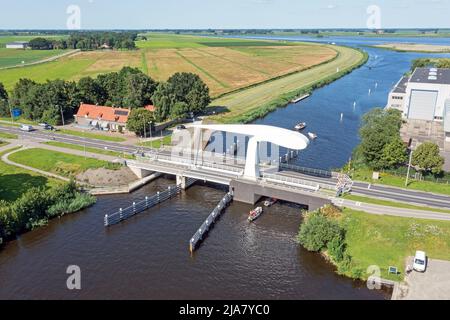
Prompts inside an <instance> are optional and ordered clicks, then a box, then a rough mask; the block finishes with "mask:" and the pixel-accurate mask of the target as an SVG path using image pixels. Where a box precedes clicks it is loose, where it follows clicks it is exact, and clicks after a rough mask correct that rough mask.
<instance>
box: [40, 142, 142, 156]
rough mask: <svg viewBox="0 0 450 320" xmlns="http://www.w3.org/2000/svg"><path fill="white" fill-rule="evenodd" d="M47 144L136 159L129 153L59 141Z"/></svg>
mask: <svg viewBox="0 0 450 320" xmlns="http://www.w3.org/2000/svg"><path fill="white" fill-rule="evenodd" d="M45 144H48V145H50V146H54V147H60V148H66V149H72V150H79V151H85V150H86V152H91V153H97V154H104V155H107V156H113V157H122V158H126V159H134V157H133V156H132V155H130V154H127V153H125V154H124V153H122V152H117V151H111V150H105V149H99V148H92V147H86V148H85V147H84V146H80V145H77V144H70V143H64V142H57V141H49V142H45Z"/></svg>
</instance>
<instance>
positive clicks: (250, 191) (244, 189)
mask: <svg viewBox="0 0 450 320" xmlns="http://www.w3.org/2000/svg"><path fill="white" fill-rule="evenodd" d="M230 192H232V193H233V195H234V200H235V201H239V202H243V203H248V204H252V205H254V204H255V203H257V202H258V201H259V200H260V199H261V198H262V197H268V198H276V199H279V200H284V201H289V202H292V203H297V204H301V205H305V206H308V210H316V209H319V208H321V207H323V206H324V205H326V204H331V200H329V199H327V198H326V197H320V196H319V195H317V194H312V195H308V194H301V193H298V192H295V191H294V190H292V191H291V190H285V189H281V188H277V187H271V186H264V185H260V184H254V183H252V182H250V181H248V182H247V181H245V180H233V181H231V184H230Z"/></svg>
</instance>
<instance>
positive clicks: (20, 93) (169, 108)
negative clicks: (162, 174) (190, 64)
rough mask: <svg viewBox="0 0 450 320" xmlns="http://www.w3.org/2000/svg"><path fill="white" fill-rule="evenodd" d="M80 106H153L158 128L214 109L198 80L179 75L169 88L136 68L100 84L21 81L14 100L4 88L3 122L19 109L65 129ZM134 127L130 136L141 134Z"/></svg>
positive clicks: (105, 77) (100, 78) (0, 97)
mask: <svg viewBox="0 0 450 320" xmlns="http://www.w3.org/2000/svg"><path fill="white" fill-rule="evenodd" d="M80 103H88V104H97V105H106V106H114V107H123V108H131V109H139V108H142V107H144V106H146V105H149V104H153V105H155V106H156V110H155V112H154V113H151V117H152V119H154V121H155V122H162V121H165V120H167V119H169V118H172V119H179V118H184V117H186V116H187V115H189V114H191V113H194V114H200V113H202V112H204V110H205V108H206V107H207V106H208V104H209V103H210V96H209V88H208V87H207V86H206V84H205V83H204V82H203V81H202V80H201V79H200V77H199V76H198V75H196V74H193V73H176V74H174V75H173V76H172V77H170V78H169V79H168V81H167V82H160V83H157V82H156V81H154V80H153V79H152V78H150V77H149V76H147V75H146V74H145V73H143V72H142V71H140V70H139V69H137V68H131V67H124V68H123V69H122V70H120V71H119V72H111V73H106V74H102V75H99V76H98V77H97V78H91V77H84V78H82V79H80V80H79V81H78V82H74V81H65V80H49V81H47V82H45V83H37V82H35V81H33V80H30V79H20V80H19V81H18V82H17V83H16V85H15V86H14V88H13V90H12V91H11V93H10V94H8V92H7V91H6V90H5V88H4V86H3V84H2V83H0V116H2V117H8V116H10V110H11V109H13V108H18V109H20V110H21V111H22V117H23V118H25V119H27V120H32V121H42V122H47V123H49V124H52V125H60V124H61V123H62V116H61V114H63V115H64V118H65V119H70V118H72V117H73V115H74V114H75V113H76V112H77V110H78V107H79V105H80ZM143 110H145V109H143ZM142 112H143V111H142V110H140V112H139V113H136V112H135V113H133V112H132V114H134V115H136V114H142ZM130 127H131V129H130V130H131V131H134V132H140V130H139V124H137V125H136V123H133V120H131V123H130ZM134 129H135V130H134Z"/></svg>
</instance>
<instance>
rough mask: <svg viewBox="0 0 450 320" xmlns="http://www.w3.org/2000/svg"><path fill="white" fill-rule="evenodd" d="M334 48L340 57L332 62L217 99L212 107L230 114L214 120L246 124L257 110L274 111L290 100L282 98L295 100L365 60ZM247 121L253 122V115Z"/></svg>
mask: <svg viewBox="0 0 450 320" xmlns="http://www.w3.org/2000/svg"><path fill="white" fill-rule="evenodd" d="M333 49H334V50H337V51H338V52H339V55H338V57H337V58H336V59H334V60H333V61H331V62H329V63H325V64H322V65H319V66H316V67H314V68H310V69H308V70H305V71H303V72H297V73H293V74H291V75H288V76H285V77H281V78H279V79H276V80H273V81H269V82H267V83H264V84H261V85H258V86H255V87H253V88H249V89H246V90H242V91H238V92H235V93H231V94H229V95H225V96H223V97H221V98H219V99H216V100H214V101H213V102H212V103H211V105H213V106H224V107H226V108H227V109H228V110H229V112H228V113H225V114H221V115H218V116H216V117H213V120H216V121H218V122H236V121H239V122H241V121H245V118H246V115H251V114H252V112H254V111H258V110H261V109H264V108H272V106H278V105H280V104H282V103H283V102H285V103H287V102H288V101H289V99H287V98H284V99H283V95H286V96H292V98H293V97H294V95H293V94H292V93H293V92H300V91H301V90H310V88H311V86H313V85H314V84H316V83H317V82H320V81H325V80H327V79H329V78H332V77H334V76H338V75H339V74H342V73H344V72H345V71H346V70H351V69H352V68H353V67H355V66H356V65H358V64H359V63H360V62H361V61H363V60H364V58H365V56H364V54H363V53H362V52H359V51H356V50H354V49H351V48H347V47H333ZM279 100H281V101H279ZM283 100H284V101H283ZM248 118H249V119H253V118H254V116H249V117H248Z"/></svg>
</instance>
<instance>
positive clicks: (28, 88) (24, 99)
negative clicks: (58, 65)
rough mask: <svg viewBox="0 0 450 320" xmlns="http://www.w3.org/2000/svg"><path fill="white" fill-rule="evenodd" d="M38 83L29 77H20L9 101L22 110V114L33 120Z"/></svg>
mask: <svg viewBox="0 0 450 320" xmlns="http://www.w3.org/2000/svg"><path fill="white" fill-rule="evenodd" d="M36 86H37V83H36V82H34V81H32V80H29V79H19V81H18V82H17V83H16V84H15V86H14V88H13V91H12V93H11V97H10V100H9V103H10V105H11V106H13V107H14V108H18V109H20V110H22V115H23V117H24V118H26V119H30V120H33V115H32V114H33V104H34V101H35V98H37V97H38V96H37V95H36V96H35V91H36V89H35V87H36Z"/></svg>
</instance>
